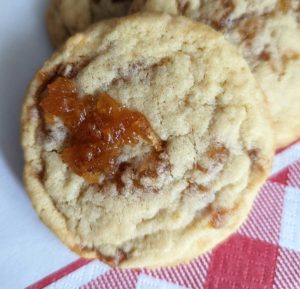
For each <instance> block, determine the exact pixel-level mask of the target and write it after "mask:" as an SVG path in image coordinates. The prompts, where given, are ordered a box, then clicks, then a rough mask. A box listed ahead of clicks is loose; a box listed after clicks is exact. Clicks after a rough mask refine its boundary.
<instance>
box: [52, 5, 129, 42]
mask: <svg viewBox="0 0 300 289" xmlns="http://www.w3.org/2000/svg"><path fill="white" fill-rule="evenodd" d="M131 2H132V0H121V1H114V0H50V4H49V9H48V13H47V27H48V32H49V36H50V39H51V41H52V43H53V44H54V45H55V46H56V47H58V46H60V45H61V44H62V43H63V42H65V40H66V39H68V38H69V37H70V36H71V35H73V34H75V33H77V32H79V31H83V30H84V29H86V28H87V27H89V26H90V25H91V24H93V23H95V22H97V21H100V20H103V19H107V18H112V17H119V16H124V15H126V14H127V12H128V9H129V7H130V4H131Z"/></svg>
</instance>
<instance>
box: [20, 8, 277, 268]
mask: <svg viewBox="0 0 300 289" xmlns="http://www.w3.org/2000/svg"><path fill="white" fill-rule="evenodd" d="M84 106H85V107H84ZM107 107H108V109H107ZM265 110H266V105H265V103H264V95H263V93H262V92H261V90H260V88H259V87H258V85H257V84H256V81H255V79H254V77H253V76H252V74H251V72H250V69H249V67H248V65H247V64H246V62H245V61H244V60H243V59H242V58H241V57H240V55H239V53H238V52H237V50H236V49H235V48H234V47H233V46H232V45H231V44H229V43H228V42H227V41H226V40H225V39H224V37H223V36H222V35H221V34H219V33H217V32H216V31H214V30H213V29H211V28H209V27H208V26H206V25H203V24H200V23H197V22H193V21H191V20H189V19H187V18H185V17H180V16H177V17H175V16H174V17H172V16H169V15H157V14H147V13H145V14H141V15H139V14H136V15H132V16H128V17H125V18H119V19H113V20H106V21H103V22H101V23H98V24H96V25H95V26H93V27H91V28H90V29H88V30H87V31H86V32H84V33H78V34H76V35H75V36H74V37H72V38H70V39H69V40H68V41H67V42H66V44H65V45H64V46H63V47H62V48H61V49H60V50H59V51H58V52H56V53H55V54H54V55H53V56H52V57H51V58H50V59H49V60H48V61H47V62H46V63H45V65H44V66H43V67H42V69H41V70H40V71H39V72H38V73H37V75H36V76H35V78H34V79H33V81H32V83H31V84H30V86H29V89H28V92H27V96H26V98H25V102H24V105H23V111H22V145H23V149H24V156H25V170H24V179H25V184H26V188H27V191H28V193H29V195H30V197H31V199H32V202H33V206H34V207H35V209H36V211H37V212H38V214H39V216H40V218H41V219H42V220H43V222H44V223H45V224H47V225H48V226H49V227H50V228H51V229H52V230H53V231H54V232H55V233H56V235H57V236H58V237H59V238H60V239H61V240H62V241H63V242H64V243H65V244H66V245H67V246H69V248H71V249H72V250H74V251H75V252H77V253H78V254H80V255H81V256H83V257H87V258H99V259H100V260H102V261H104V262H107V263H109V264H111V265H113V266H121V267H144V266H147V267H155V266H163V265H170V264H177V263H178V262H181V261H188V260H190V259H192V258H194V257H197V256H198V255H199V254H201V253H203V252H205V251H207V250H209V249H211V248H212V247H214V246H215V245H217V244H218V243H219V242H221V241H223V240H224V239H225V238H227V237H228V236H229V235H230V234H232V233H233V232H235V231H236V230H237V229H238V227H239V226H240V225H241V224H242V222H243V221H244V220H245V218H246V216H247V214H248V213H249V211H250V208H251V205H252V203H253V200H254V198H255V196H256V193H257V191H258V189H259V187H260V186H261V185H262V184H263V182H264V181H265V179H266V177H267V175H268V172H269V169H270V166H271V160H272V157H273V144H272V130H271V128H270V124H269V121H268V119H267V118H266V112H265ZM62 111H64V113H63V114H61V112H62ZM130 113H131V116H130ZM120 114H121V116H120ZM122 114H123V115H122ZM128 114H129V117H128ZM76 116H77V118H76ZM131 120H133V122H132V121H131ZM107 122H108V123H109V124H110V125H111V127H109V126H106V124H107ZM103 127H104V128H103ZM99 128H103V129H99ZM112 132H113V133H112ZM133 132H135V133H133ZM107 135H108V136H109V137H108V138H106V136H107ZM95 145H97V146H98V147H100V148H101V149H100V150H98V151H96V152H95V151H94V150H93V148H94V146H95ZM107 146H108V147H107ZM116 147H117V148H116ZM74 148H75V153H74V154H72V150H73V152H74ZM86 149H87V150H88V152H87V153H85V152H86ZM83 151H84V153H83V154H82V152H83ZM115 152H117V153H115ZM108 155H109V160H108V158H107V156H108ZM70 156H71V157H70ZM99 156H100V158H99ZM74 160H75V161H74ZM95 160H96V162H95ZM74 164H75V165H74ZM108 164H110V165H111V164H112V166H111V167H109V169H108V166H107V165H108ZM99 167H100V168H103V170H102V171H101V170H100V171H97V169H99ZM95 169H96V171H95ZM113 170H114V171H113Z"/></svg>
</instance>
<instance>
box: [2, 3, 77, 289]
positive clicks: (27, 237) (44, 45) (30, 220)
mask: <svg viewBox="0 0 300 289" xmlns="http://www.w3.org/2000/svg"><path fill="white" fill-rule="evenodd" d="M47 4H48V1H47V0H17V1H8V0H0V8H1V17H0V198H1V199H0V280H1V283H0V284H1V285H0V287H1V288H10V289H14V288H18V289H19V288H24V287H25V286H26V285H30V284H31V283H32V282H35V281H37V280H38V279H40V278H42V277H44V275H45V274H48V273H49V272H52V271H54V270H57V269H58V268H60V267H61V266H63V265H65V264H68V263H69V262H71V261H74V260H75V259H77V257H76V256H75V255H74V254H72V253H71V252H69V251H68V250H67V249H66V248H65V247H64V246H63V245H61V244H60V242H59V241H58V240H57V239H56V238H55V237H54V236H53V235H52V233H51V232H50V231H49V230H48V229H47V228H46V227H45V226H44V225H42V223H41V222H40V221H39V219H38V217H37V215H36V214H35V212H34V211H33V209H32V207H31V203H30V201H29V199H28V197H27V195H26V193H25V191H24V189H23V186H22V177H21V175H22V154H21V149H20V146H19V130H20V126H19V115H20V107H21V101H22V98H23V95H24V93H25V90H26V87H27V85H28V83H29V81H30V80H31V78H32V76H33V74H34V72H35V71H36V69H37V68H38V67H40V66H41V65H42V63H43V61H44V60H45V59H46V58H47V57H48V56H49V54H50V53H51V52H52V48H51V45H50V43H49V42H48V38H47V34H46V30H45V24H44V14H45V10H46V7H47ZM54 252H55V254H53V253H54Z"/></svg>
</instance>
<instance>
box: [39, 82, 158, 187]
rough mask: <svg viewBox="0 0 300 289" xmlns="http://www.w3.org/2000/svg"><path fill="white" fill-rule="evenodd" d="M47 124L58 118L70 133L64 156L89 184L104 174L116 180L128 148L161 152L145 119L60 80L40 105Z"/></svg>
mask: <svg viewBox="0 0 300 289" xmlns="http://www.w3.org/2000/svg"><path fill="white" fill-rule="evenodd" d="M40 107H41V108H42V111H43V115H44V120H45V121H46V122H47V119H49V117H47V116H49V115H50V116H56V117H59V118H60V119H61V120H62V121H63V123H64V125H65V126H66V127H67V128H68V129H69V131H70V138H69V139H68V141H67V142H66V145H65V148H64V149H63V150H62V152H61V156H62V159H63V161H64V162H65V163H66V164H67V165H68V167H69V168H70V169H71V170H73V171H74V172H75V173H76V174H78V175H80V176H82V177H84V178H85V179H86V180H87V181H88V182H90V183H94V182H97V181H98V178H99V175H100V174H101V173H104V174H106V175H109V176H114V175H115V174H116V172H117V170H118V166H119V164H118V157H119V155H120V154H121V151H122V147H123V146H125V145H130V146H133V145H136V144H137V143H138V142H139V141H141V140H144V141H145V142H146V143H147V144H149V145H151V146H153V147H154V149H155V150H156V151H159V150H160V140H159V138H158V137H157V135H156V134H155V132H154V130H153V129H152V127H151V125H150V123H149V121H148V120H147V119H146V117H145V116H144V115H143V114H142V113H140V112H138V111H135V110H131V109H128V108H126V107H124V106H121V105H120V104H119V103H118V102H117V101H115V100H114V99H113V98H112V97H111V96H109V95H108V94H107V93H99V94H98V95H96V96H90V95H87V96H84V97H81V98H80V97H79V94H78V91H77V89H76V86H75V83H74V81H73V80H71V79H68V78H65V77H58V78H57V79H56V80H54V81H53V82H52V83H50V84H49V85H48V86H47V88H46V91H45V93H44V95H43V97H42V100H41V102H40Z"/></svg>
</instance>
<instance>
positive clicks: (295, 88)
mask: <svg viewBox="0 0 300 289" xmlns="http://www.w3.org/2000/svg"><path fill="white" fill-rule="evenodd" d="M131 9H132V11H139V10H148V11H159V12H168V13H170V14H180V15H185V16H187V17H189V18H192V19H195V20H198V21H201V22H204V23H206V24H208V25H210V26H212V27H213V28H215V29H217V30H219V31H222V32H223V33H224V34H225V36H226V38H227V39H228V40H229V41H230V42H232V43H234V44H235V45H237V46H238V48H239V49H240V51H241V53H242V54H243V56H244V57H245V58H246V60H247V61H248V63H249V65H250V67H251V69H252V71H253V73H254V75H255V77H256V79H257V81H258V82H259V84H260V85H261V87H262V88H263V90H264V92H265V93H266V95H267V97H268V100H269V103H270V108H271V116H272V121H273V126H274V130H275V138H276V140H275V142H276V147H277V148H280V147H283V146H286V145H288V144H289V143H291V142H293V141H295V140H297V139H298V138H299V137H300V45H299V43H300V22H299V21H300V4H299V1H295V0H293V1H277V0H264V1H258V0H252V1H245V0H229V1H223V0H214V1H211V0H203V1H200V0H182V1H175V0H168V1H159V0H146V1H139V0H137V1H134V2H133V4H132V8H131Z"/></svg>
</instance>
